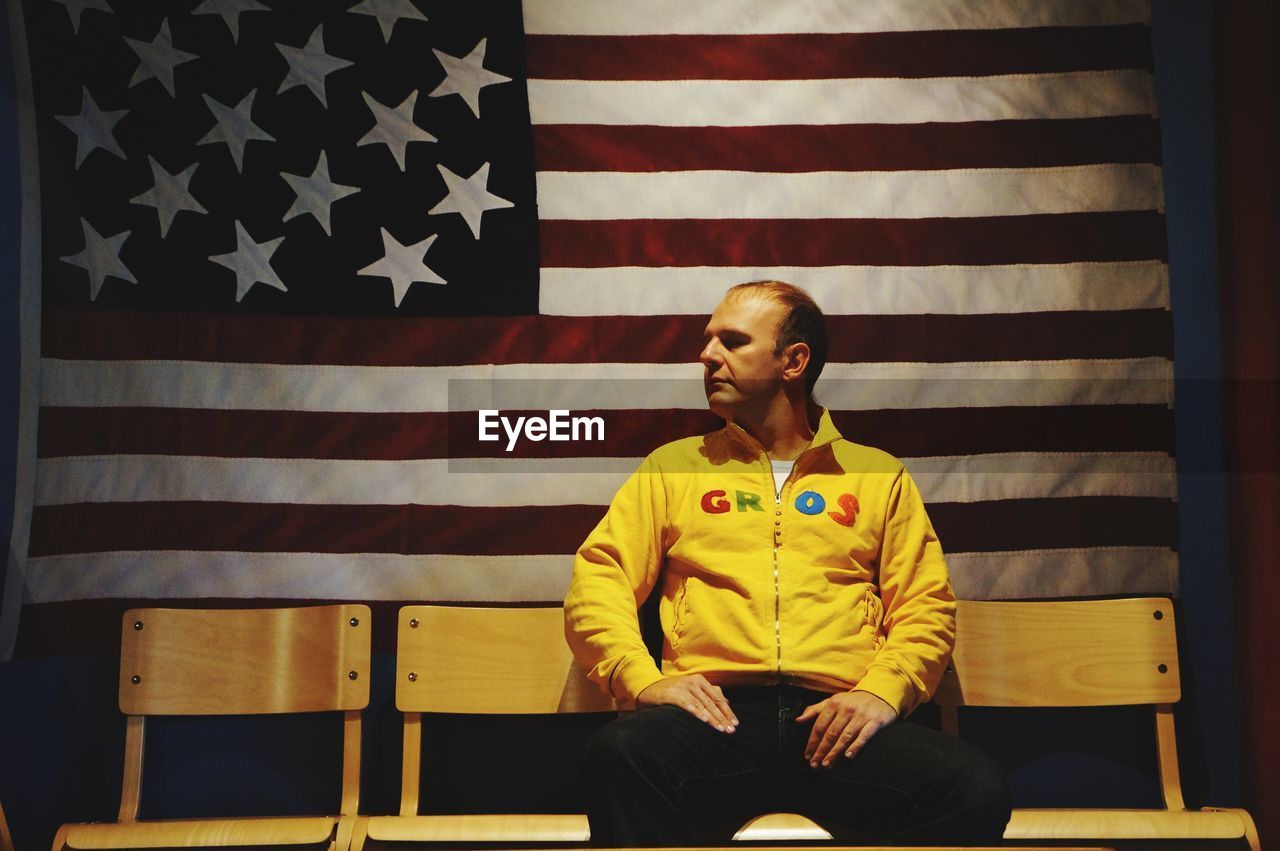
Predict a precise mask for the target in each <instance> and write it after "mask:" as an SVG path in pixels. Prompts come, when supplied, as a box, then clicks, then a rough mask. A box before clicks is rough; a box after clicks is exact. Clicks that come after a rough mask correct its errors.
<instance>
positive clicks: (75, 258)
mask: <svg viewBox="0 0 1280 851" xmlns="http://www.w3.org/2000/svg"><path fill="white" fill-rule="evenodd" d="M80 228H81V230H82V231H83V232H84V250H83V251H81V252H80V253H79V254H70V255H68V256H66V257H61V258H59V259H60V260H61V261H62V262H63V263H70V264H71V265H72V266H79V267H80V268H81V269H84V270H85V271H86V272H88V273H89V300H90V301H97V299H98V293H100V292H102V284H103V282H105V281H106V279H107V278H108V277H111V278H119V279H120V280H122V281H128V282H129V283H131V284H136V283H138V279H137V278H135V277H134V276H133V273H132V272H130V271H129V267H128V266H126V265H124V261H122V260H121V259H120V247H121V246H122V245H124V241H125V240H126V239H128V238H129V234H130V233H132V231H124V232H123V233H118V234H116V235H115V236H110V237H105V238H104V237H103V236H101V235H100V234H99V233H98V232H97V231H96V230H94V229H93V225H91V224H89V222H88V221H86V220H85V219H81V220H80Z"/></svg>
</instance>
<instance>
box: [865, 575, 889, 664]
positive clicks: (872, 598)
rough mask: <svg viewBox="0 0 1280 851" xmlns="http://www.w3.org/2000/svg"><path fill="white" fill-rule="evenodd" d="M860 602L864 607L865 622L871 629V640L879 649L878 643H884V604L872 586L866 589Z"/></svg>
mask: <svg viewBox="0 0 1280 851" xmlns="http://www.w3.org/2000/svg"><path fill="white" fill-rule="evenodd" d="M862 602H863V606H864V607H865V608H864V612H865V624H866V626H867V628H868V629H870V630H871V640H872V642H873V643H874V644H875V648H876V649H877V650H879V649H880V645H881V644H884V604H883V603H882V602H880V595H879V594H877V593H876V592H875V589H874V588H869V589H867V593H866V594H865V595H864V596H863V598H862Z"/></svg>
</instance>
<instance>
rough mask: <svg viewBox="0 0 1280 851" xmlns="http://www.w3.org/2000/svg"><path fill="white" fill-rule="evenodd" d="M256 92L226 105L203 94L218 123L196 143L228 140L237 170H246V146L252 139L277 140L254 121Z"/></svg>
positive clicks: (205, 143) (202, 143) (206, 143)
mask: <svg viewBox="0 0 1280 851" xmlns="http://www.w3.org/2000/svg"><path fill="white" fill-rule="evenodd" d="M255 94H257V92H249V94H247V95H245V96H244V99H243V100H241V101H240V103H238V104H236V105H235V106H226V105H225V104H222V103H219V102H218V101H216V100H214V99H213V98H211V97H209V96H208V95H204V96H203V97H204V102H205V103H206V104H208V105H209V111H210V112H212V113H213V117H214V118H216V119H217V122H218V123H217V124H214V125H213V128H212V129H211V130H210V131H209V132H208V133H206V134H204V138H203V139H201V140H200V141H199V142H196V144H197V145H208V144H214V143H217V142H226V143H227V149H228V150H229V151H230V152H231V159H233V160H235V163H236V171H241V172H242V171H244V147H245V145H246V144H247V143H248V142H249V141H250V140H253V139H263V140H265V141H267V142H274V141H275V140H276V137H275V136H272V135H271V134H270V133H267V132H266V131H265V130H263V129H262V128H261V127H259V126H258V125H256V124H254V123H253V118H252V117H251V113H252V112H253V97H254V95H255Z"/></svg>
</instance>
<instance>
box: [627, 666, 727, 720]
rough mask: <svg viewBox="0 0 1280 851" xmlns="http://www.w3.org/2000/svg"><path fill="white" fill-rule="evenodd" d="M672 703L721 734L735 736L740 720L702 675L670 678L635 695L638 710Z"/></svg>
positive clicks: (717, 687) (659, 681)
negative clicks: (640, 707) (732, 734)
mask: <svg viewBox="0 0 1280 851" xmlns="http://www.w3.org/2000/svg"><path fill="white" fill-rule="evenodd" d="M664 703H669V704H671V705H672V706H679V707H680V708H681V709H683V710H684V711H685V712H688V713H689V714H690V715H693V716H694V717H695V718H698V719H700V720H702V721H706V722H707V723H708V724H710V725H711V726H712V727H715V728H716V729H717V730H719V731H720V732H721V733H732V732H733V731H734V730H735V729H737V727H738V718H737V716H736V715H734V714H733V710H732V709H730V708H729V701H727V700H725V699H724V692H722V691H720V687H719V686H713V685H712V684H711V683H709V682H707V679H706V677H704V676H702V674H689V675H687V676H683V677H667V678H665V679H661V680H658V681H657V682H656V683H654V684H653V685H651V686H648V687H647V688H645V689H644V691H642V692H640V693H639V694H638V695H636V705H637V706H660V705H661V704H664Z"/></svg>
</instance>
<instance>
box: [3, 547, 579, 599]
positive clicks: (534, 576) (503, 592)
mask: <svg viewBox="0 0 1280 851" xmlns="http://www.w3.org/2000/svg"><path fill="white" fill-rule="evenodd" d="M30 564H31V577H30V581H29V582H28V583H27V602H29V603H56V602H59V601H61V600H94V599H109V598H113V597H126V598H129V597H138V598H143V599H165V598H169V599H189V598H199V597H233V598H251V597H268V598H271V597H278V598H281V599H313V600H314V599H319V600H414V601H417V600H422V601H426V602H429V601H437V600H438V601H459V602H502V603H505V602H526V601H529V600H539V601H547V602H549V601H553V600H563V599H564V595H565V591H567V590H568V588H569V574H570V572H571V571H572V568H573V556H572V555H521V556H454V555H399V554H395V553H387V554H382V553H349V554H348V553H344V554H331V553H245V552H184V551H172V550H170V551H163V550H144V551H138V552H114V553H86V554H75V555H59V556H41V557H39V558H34V559H31V563H30Z"/></svg>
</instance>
